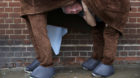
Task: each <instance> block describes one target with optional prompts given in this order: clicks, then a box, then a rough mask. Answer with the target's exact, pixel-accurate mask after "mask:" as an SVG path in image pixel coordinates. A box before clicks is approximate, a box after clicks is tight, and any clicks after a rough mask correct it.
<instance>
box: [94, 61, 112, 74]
mask: <svg viewBox="0 0 140 78" xmlns="http://www.w3.org/2000/svg"><path fill="white" fill-rule="evenodd" d="M94 74H95V75H98V76H101V77H108V76H111V75H113V74H114V68H113V66H112V65H106V64H103V63H100V64H99V65H98V66H97V67H96V68H95V69H94V70H93V71H92V75H94Z"/></svg>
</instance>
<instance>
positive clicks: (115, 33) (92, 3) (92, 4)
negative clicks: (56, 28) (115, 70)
mask: <svg viewBox="0 0 140 78" xmlns="http://www.w3.org/2000/svg"><path fill="white" fill-rule="evenodd" d="M75 1H76V0H21V4H22V8H21V9H22V10H21V11H22V13H21V16H22V17H26V21H27V24H28V29H29V31H30V36H31V39H32V41H33V44H34V47H35V49H36V52H37V55H38V57H37V59H38V60H39V61H40V62H41V65H43V66H46V67H47V66H50V65H52V51H51V45H50V41H49V40H48V36H47V34H46V30H45V29H46V26H47V23H55V24H57V25H60V26H61V25H71V26H74V25H73V24H75V23H73V22H76V23H78V25H79V26H80V27H79V29H81V28H82V25H83V24H85V22H79V20H78V18H79V17H76V16H74V18H72V17H71V16H70V17H69V18H72V21H73V22H71V20H69V19H68V18H66V19H67V20H68V21H67V20H65V19H63V18H64V17H66V15H64V14H63V15H58V14H57V13H56V12H54V15H52V16H49V15H48V17H45V15H46V14H44V13H48V14H49V12H50V11H51V10H54V9H56V8H60V7H63V6H66V5H68V4H71V3H74V2H75ZM83 1H84V2H85V4H86V5H87V7H88V8H89V10H90V12H91V13H94V14H95V15H97V17H99V18H100V19H101V20H102V21H104V22H105V23H106V24H107V25H108V26H105V25H103V26H101V27H99V28H98V27H95V28H93V30H94V31H93V35H94V36H93V37H94V40H93V41H94V46H95V47H94V48H95V49H94V50H95V52H94V55H93V57H94V58H96V59H98V60H102V62H103V63H105V64H112V62H113V61H114V57H115V54H116V45H117V39H118V37H119V32H122V31H123V28H124V26H125V23H126V21H127V17H128V13H129V10H130V2H129V0H83ZM55 16H56V17H55ZM61 16H63V17H61ZM27 17H28V18H27ZM49 17H50V18H49ZM53 17H54V18H53ZM57 17H59V19H57ZM46 18H47V19H46ZM49 20H54V21H55V22H54V21H52V22H50V21H49ZM57 20H58V21H57ZM47 21H48V22H47ZM81 21H83V20H81ZM62 22H63V23H62ZM64 22H65V23H64ZM68 23H69V24H68ZM75 27H77V26H75ZM85 30H86V29H85ZM98 32H99V33H98ZM46 36H47V37H46ZM98 40H99V41H98Z"/></svg>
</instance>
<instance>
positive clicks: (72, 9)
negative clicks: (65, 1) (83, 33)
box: [63, 2, 82, 14]
mask: <svg viewBox="0 0 140 78" xmlns="http://www.w3.org/2000/svg"><path fill="white" fill-rule="evenodd" d="M80 11H82V5H81V4H80V3H78V2H76V3H74V4H71V5H68V6H65V7H63V12H64V13H65V14H78V13H79V12H80Z"/></svg>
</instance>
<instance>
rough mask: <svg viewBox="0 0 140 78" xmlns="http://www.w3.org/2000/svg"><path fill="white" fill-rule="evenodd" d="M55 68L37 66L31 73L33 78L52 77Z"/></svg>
mask: <svg viewBox="0 0 140 78" xmlns="http://www.w3.org/2000/svg"><path fill="white" fill-rule="evenodd" d="M54 74H55V69H54V68H53V67H43V66H38V67H37V68H36V69H35V70H34V71H33V72H32V73H31V77H33V78H53V76H54Z"/></svg>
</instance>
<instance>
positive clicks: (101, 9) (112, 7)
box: [21, 0, 130, 32]
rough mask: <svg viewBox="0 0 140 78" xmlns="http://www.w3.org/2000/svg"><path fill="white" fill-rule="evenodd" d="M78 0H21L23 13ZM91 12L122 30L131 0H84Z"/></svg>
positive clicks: (42, 11)
mask: <svg viewBox="0 0 140 78" xmlns="http://www.w3.org/2000/svg"><path fill="white" fill-rule="evenodd" d="M75 1H76V0H21V5H22V6H21V11H22V13H21V15H22V16H24V15H28V14H37V13H44V12H48V11H51V10H53V9H56V8H60V7H63V6H65V5H68V4H71V3H73V2H75ZM83 1H84V2H85V3H86V4H87V6H88V8H89V9H90V11H91V12H93V13H94V14H95V15H97V16H98V17H99V18H100V19H101V20H103V21H104V22H105V23H106V24H108V25H109V26H112V27H113V28H115V29H116V30H118V31H120V32H122V31H123V28H124V25H125V23H126V21H127V17H128V13H129V10H130V1H129V0H83Z"/></svg>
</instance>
